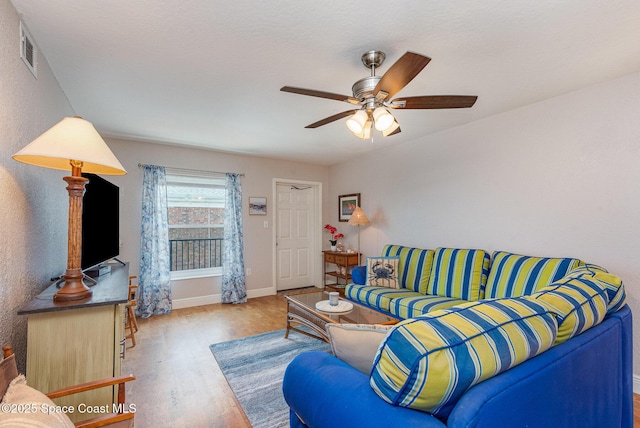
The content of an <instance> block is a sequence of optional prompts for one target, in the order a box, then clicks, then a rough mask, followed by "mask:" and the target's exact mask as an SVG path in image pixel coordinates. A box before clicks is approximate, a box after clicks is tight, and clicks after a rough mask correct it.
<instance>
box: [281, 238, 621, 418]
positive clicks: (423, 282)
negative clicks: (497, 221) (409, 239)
mask: <svg viewBox="0 0 640 428" xmlns="http://www.w3.org/2000/svg"><path fill="white" fill-rule="evenodd" d="M363 273H364V274H365V275H364V277H363V275H362V274H363ZM353 277H354V282H361V283H362V282H365V283H363V284H350V285H349V286H347V288H346V290H345V295H346V296H347V298H349V299H351V300H353V301H356V302H358V303H360V304H364V305H367V306H370V307H372V308H374V309H376V310H378V311H381V312H384V313H386V314H389V315H392V316H394V317H396V318H398V319H400V320H401V322H399V323H398V324H397V325H396V326H394V327H392V328H391V329H389V331H388V332H385V333H383V336H382V337H384V339H383V340H382V341H381V343H380V345H379V347H378V350H377V353H376V355H375V356H374V357H373V363H372V367H371V370H370V371H369V372H368V373H363V372H362V371H359V370H358V369H356V368H354V367H352V366H351V365H349V364H348V363H346V362H345V361H342V360H340V359H338V358H336V357H335V356H333V355H330V354H327V353H322V352H311V353H305V354H302V355H300V356H298V357H296V358H295V359H294V360H293V361H292V363H291V364H290V365H289V366H288V368H287V371H286V373H285V377H284V381H283V392H284V395H285V400H286V401H287V403H288V404H289V406H290V412H291V419H290V424H291V427H312V428H315V427H338V426H339V427H362V426H367V427H391V426H392V427H413V426H416V427H418V426H419V427H486V428H489V427H491V428H493V427H580V428H583V427H625V428H632V427H633V390H632V330H631V329H632V327H631V325H632V324H631V311H630V310H629V308H628V306H627V305H626V304H625V294H624V287H623V285H622V282H621V281H620V280H619V278H617V277H615V276H614V275H611V274H609V273H608V272H606V270H604V269H602V268H599V267H597V266H593V265H588V264H586V263H584V262H582V261H580V260H578V259H570V258H542V257H529V256H522V255H518V254H512V253H508V252H502V251H499V252H495V253H494V254H493V255H492V257H489V255H488V254H487V253H486V252H485V251H482V250H470V249H451V248H438V249H436V250H423V249H418V248H409V247H402V246H397V245H388V246H386V247H385V248H384V249H383V253H382V257H380V258H372V259H369V260H368V266H367V267H364V268H358V269H357V270H356V271H354V272H353ZM363 279H364V280H363ZM377 280H381V281H382V282H381V283H380V282H376V281H377ZM380 285H384V286H380ZM396 287H397V288H396Z"/></svg>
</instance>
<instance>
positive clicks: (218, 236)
mask: <svg viewBox="0 0 640 428" xmlns="http://www.w3.org/2000/svg"><path fill="white" fill-rule="evenodd" d="M188 174H189V175H187V174H186V173H181V172H177V171H172V170H170V169H168V168H167V201H168V205H169V248H170V261H171V277H172V279H178V278H187V277H197V276H209V275H214V274H220V273H221V272H222V246H223V243H224V207H225V190H224V185H225V179H224V176H222V175H213V174H211V175H207V174H201V175H192V174H196V173H193V172H189V173H188Z"/></svg>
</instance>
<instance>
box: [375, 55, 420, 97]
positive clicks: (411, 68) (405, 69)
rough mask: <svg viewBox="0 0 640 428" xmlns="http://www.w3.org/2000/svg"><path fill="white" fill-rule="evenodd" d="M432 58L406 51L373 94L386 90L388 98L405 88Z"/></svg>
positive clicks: (381, 80) (384, 76) (383, 77)
mask: <svg viewBox="0 0 640 428" xmlns="http://www.w3.org/2000/svg"><path fill="white" fill-rule="evenodd" d="M429 61H431V58H429V57H426V56H424V55H420V54H417V53H414V52H406V53H405V54H404V55H402V56H401V57H400V59H399V60H397V61H396V62H395V63H394V64H393V65H392V66H391V67H390V68H389V69H388V70H387V72H386V73H384V75H383V76H382V78H381V79H380V81H379V82H378V84H377V85H376V87H375V89H374V90H373V94H374V95H375V94H377V93H378V92H379V91H384V92H386V93H387V94H389V95H387V96H386V98H391V97H393V96H394V95H395V94H397V93H398V91H400V90H401V89H402V88H404V87H405V86H406V85H407V84H408V83H409V82H411V81H412V80H413V78H414V77H416V76H417V75H418V73H420V72H421V71H422V69H423V68H425V67H426V66H427V64H429Z"/></svg>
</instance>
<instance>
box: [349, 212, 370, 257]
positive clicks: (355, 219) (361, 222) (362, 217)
mask: <svg viewBox="0 0 640 428" xmlns="http://www.w3.org/2000/svg"><path fill="white" fill-rule="evenodd" d="M349 224H350V225H351V226H358V264H362V260H361V259H362V254H361V253H360V226H366V225H368V224H370V222H369V219H368V218H367V215H366V214H365V213H364V211H362V208H360V207H356V209H355V210H354V211H353V214H351V218H350V219H349Z"/></svg>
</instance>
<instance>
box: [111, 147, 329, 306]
mask: <svg viewBox="0 0 640 428" xmlns="http://www.w3.org/2000/svg"><path fill="white" fill-rule="evenodd" d="M107 143H108V144H109V147H111V150H113V153H114V154H115V155H116V157H118V159H119V160H120V162H121V163H122V165H123V166H124V167H125V169H126V170H127V172H128V173H127V175H123V176H111V177H108V180H109V181H111V182H113V183H115V184H116V185H118V186H120V210H121V213H120V218H121V222H120V238H121V241H122V247H121V248H120V256H121V257H120V259H122V260H126V261H129V262H131V272H132V274H137V272H138V268H139V266H140V255H139V254H140V215H141V214H140V211H141V195H142V169H140V168H138V163H142V164H154V165H164V166H170V167H174V168H191V169H196V170H205V171H220V172H241V173H244V174H245V177H244V178H243V179H242V195H243V201H244V203H246V201H247V198H248V197H249V196H266V197H267V198H268V199H267V202H268V206H269V208H268V215H267V216H266V217H264V216H250V215H248V213H247V210H246V208H245V210H244V211H243V214H244V243H245V255H244V260H245V267H247V268H251V270H252V275H251V276H247V278H246V280H247V290H248V291H249V292H251V291H252V290H258V289H264V288H268V287H271V286H272V282H273V275H274V273H273V224H272V213H273V212H272V211H271V208H272V207H273V201H272V200H271V195H272V191H273V187H272V186H273V182H272V180H273V178H286V179H292V180H304V181H317V182H322V183H327V181H328V180H329V174H328V172H329V168H328V167H326V166H320V165H310V164H305V163H300V162H290V161H283V160H277V159H268V158H261V157H256V156H244V155H236V154H231V153H222V152H215V151H211V150H202V149H191V148H184V147H178V146H173V145H160V144H150V143H144V142H135V141H127V140H117V139H114V138H110V139H107ZM326 188H327V186H323V192H324V195H323V199H324V200H325V201H324V204H323V208H324V207H326V206H327V202H326V195H327V190H326ZM324 214H325V215H326V214H327V211H326V209H325V210H324ZM265 220H267V221H269V228H264V226H263V223H264V221H265ZM220 284H221V283H220V277H219V276H218V277H214V278H213V279H211V278H197V279H190V280H181V281H173V283H172V297H173V299H174V300H177V299H192V298H199V297H202V296H209V295H216V294H220Z"/></svg>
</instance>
